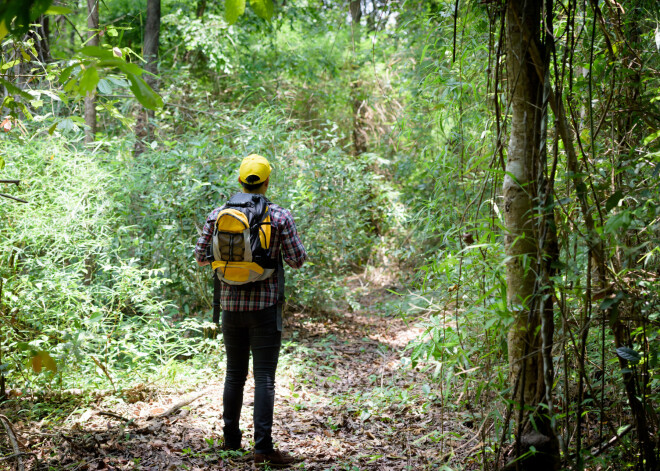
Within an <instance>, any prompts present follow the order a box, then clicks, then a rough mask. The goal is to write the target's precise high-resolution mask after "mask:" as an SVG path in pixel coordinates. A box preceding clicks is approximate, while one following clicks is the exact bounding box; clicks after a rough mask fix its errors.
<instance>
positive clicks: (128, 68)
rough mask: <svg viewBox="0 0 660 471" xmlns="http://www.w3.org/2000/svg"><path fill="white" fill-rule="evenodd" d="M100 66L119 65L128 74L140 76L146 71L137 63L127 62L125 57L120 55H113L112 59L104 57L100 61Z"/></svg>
mask: <svg viewBox="0 0 660 471" xmlns="http://www.w3.org/2000/svg"><path fill="white" fill-rule="evenodd" d="M98 66H99V67H117V68H118V69H120V70H121V71H122V72H125V73H127V74H133V75H137V76H140V75H142V73H143V72H144V70H142V69H141V68H139V67H138V66H137V65H135V64H130V63H128V62H126V61H125V60H124V59H119V58H118V57H114V56H113V57H112V59H103V60H101V61H99V63H98Z"/></svg>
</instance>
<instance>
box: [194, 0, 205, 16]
mask: <svg viewBox="0 0 660 471" xmlns="http://www.w3.org/2000/svg"><path fill="white" fill-rule="evenodd" d="M205 11H206V0H197V10H196V11H195V15H196V16H197V18H203V17H204V12H205Z"/></svg>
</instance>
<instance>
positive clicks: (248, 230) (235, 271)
mask: <svg viewBox="0 0 660 471" xmlns="http://www.w3.org/2000/svg"><path fill="white" fill-rule="evenodd" d="M211 247H212V255H213V257H212V258H213V261H212V262H211V267H212V268H213V270H214V271H215V273H216V274H217V277H218V279H220V280H222V281H224V282H225V283H227V284H230V285H244V284H246V283H252V282H254V281H260V280H265V279H266V278H269V277H270V276H272V274H273V273H274V272H275V270H276V268H277V260H275V259H273V258H272V256H271V213H270V207H269V201H268V199H266V197H265V196H263V195H260V194H252V193H237V194H236V195H234V196H232V197H231V199H230V200H229V201H228V202H227V204H226V205H225V206H224V207H223V209H222V210H221V211H220V213H218V217H217V219H216V221H215V228H214V230H213V243H212V245H211Z"/></svg>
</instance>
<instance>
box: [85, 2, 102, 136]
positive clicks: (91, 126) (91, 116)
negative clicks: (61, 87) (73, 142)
mask: <svg viewBox="0 0 660 471" xmlns="http://www.w3.org/2000/svg"><path fill="white" fill-rule="evenodd" d="M87 10H88V15H87V29H88V30H89V31H88V33H87V37H88V38H89V39H88V41H87V45H88V46H98V45H99V34H98V33H99V31H98V30H99V0H87ZM95 95H96V93H95V92H90V93H89V94H88V95H87V96H86V97H85V124H86V125H87V126H86V128H85V142H86V143H90V142H94V137H95V135H96V99H95Z"/></svg>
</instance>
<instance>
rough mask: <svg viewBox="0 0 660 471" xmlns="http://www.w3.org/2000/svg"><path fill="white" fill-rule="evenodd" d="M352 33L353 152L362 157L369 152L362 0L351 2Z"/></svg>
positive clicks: (352, 0)
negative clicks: (362, 60) (362, 73)
mask: <svg viewBox="0 0 660 471" xmlns="http://www.w3.org/2000/svg"><path fill="white" fill-rule="evenodd" d="M350 10H351V31H352V40H353V61H352V63H351V76H352V81H351V104H352V106H353V132H352V138H353V152H354V153H355V155H360V154H362V153H364V152H366V151H367V131H366V129H365V120H366V114H367V102H366V100H365V99H364V90H363V86H362V80H361V79H360V60H359V50H360V41H361V39H362V36H361V33H362V31H361V29H362V28H361V25H360V20H361V19H362V6H361V4H360V0H351V3H350Z"/></svg>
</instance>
